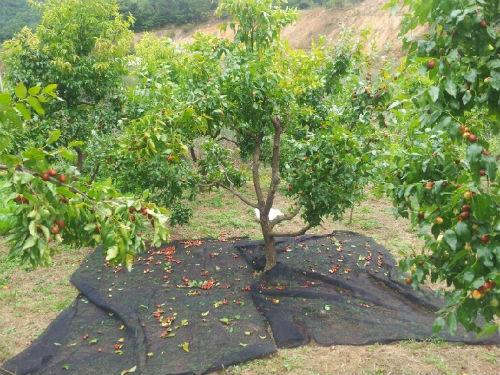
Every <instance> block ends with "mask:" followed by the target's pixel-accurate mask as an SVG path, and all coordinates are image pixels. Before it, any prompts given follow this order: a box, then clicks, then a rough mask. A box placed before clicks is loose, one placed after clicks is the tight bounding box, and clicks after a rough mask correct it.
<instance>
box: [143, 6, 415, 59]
mask: <svg viewBox="0 0 500 375" xmlns="http://www.w3.org/2000/svg"><path fill="white" fill-rule="evenodd" d="M385 3H386V1H385V0H365V1H363V2H361V3H359V4H356V5H353V6H349V7H346V8H343V9H334V8H312V9H305V10H301V11H300V15H299V19H298V21H297V22H295V23H294V24H293V25H290V26H288V27H286V28H285V29H284V30H283V33H282V39H285V40H287V41H289V42H290V46H291V47H293V48H301V49H307V48H310V46H311V43H312V42H315V41H317V39H318V37H319V36H323V37H325V38H326V40H327V41H328V42H330V43H332V42H333V43H334V42H335V40H336V39H337V38H338V36H339V34H340V33H341V32H342V30H343V29H344V28H346V27H347V28H352V29H354V30H356V31H357V32H361V31H363V30H369V31H370V35H369V38H368V39H369V41H372V40H373V41H374V42H375V44H376V46H377V48H378V50H379V51H382V52H383V53H386V54H388V55H389V54H390V55H391V58H394V57H401V56H403V53H402V51H401V45H402V44H401V41H400V40H399V39H398V33H399V29H400V26H401V18H402V12H401V11H400V12H398V13H396V14H395V15H392V14H391V11H390V10H382V7H383V6H384V4H385ZM221 23H222V21H220V20H218V19H212V20H210V21H207V22H205V23H202V24H200V25H196V26H192V27H189V26H183V27H168V28H163V29H159V30H156V31H155V32H154V34H155V35H157V36H159V37H169V38H172V39H173V40H176V41H179V42H189V41H192V40H193V39H192V37H193V35H194V34H195V33H197V32H202V33H206V34H210V35H217V36H220V37H226V38H232V36H233V33H232V31H231V30H229V29H228V30H227V31H226V32H221V31H220V30H219V26H220V25H221ZM421 30H422V29H418V31H417V33H418V32H421ZM142 35H143V33H138V34H136V41H137V40H140V39H141V37H142Z"/></svg>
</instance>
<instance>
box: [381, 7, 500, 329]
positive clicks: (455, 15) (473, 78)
mask: <svg viewBox="0 0 500 375" xmlns="http://www.w3.org/2000/svg"><path fill="white" fill-rule="evenodd" d="M393 3H394V4H395V3H397V2H396V1H394V2H393ZM404 4H405V5H406V6H408V7H409V12H410V13H409V14H408V15H407V16H406V17H405V19H404V22H403V28H402V34H403V35H404V34H406V33H407V32H408V31H410V30H413V29H415V27H417V26H418V25H420V24H424V25H428V27H429V29H428V31H427V32H426V34H425V38H424V39H421V40H413V39H411V38H407V39H406V40H405V45H406V47H407V48H408V51H409V54H408V61H407V68H408V71H414V72H415V71H416V70H417V69H418V71H419V73H420V77H419V76H418V74H414V75H413V76H410V75H408V77H410V79H405V80H404V81H403V82H402V87H401V94H400V97H399V98H397V99H399V100H397V101H395V102H394V103H393V104H392V105H391V110H392V112H393V115H394V116H396V118H397V120H398V121H399V122H400V123H401V124H402V125H403V126H404V130H403V131H404V133H405V136H404V137H402V139H401V142H402V143H403V147H404V149H405V150H404V152H402V153H399V154H397V155H395V156H394V162H395V165H394V171H393V173H392V175H391V176H390V178H388V181H389V183H390V188H391V195H392V197H393V199H394V202H395V204H396V205H397V212H398V214H400V215H402V216H404V217H409V218H410V219H411V221H412V223H413V224H414V225H415V226H418V227H419V228H420V234H421V236H422V237H423V238H424V239H425V248H424V249H423V250H422V252H421V253H420V254H414V256H412V257H409V258H407V259H405V260H404V261H403V262H401V264H400V265H401V266H402V269H403V270H405V271H406V270H411V271H412V279H411V280H408V281H409V282H413V283H414V284H415V285H416V284H417V283H422V282H424V281H425V280H426V278H427V277H429V278H430V279H431V280H432V281H433V282H436V281H441V280H442V281H445V282H446V284H447V285H448V286H451V287H452V288H451V289H447V290H446V291H445V297H446V306H445V308H444V309H443V311H441V315H442V316H441V317H439V318H438V319H437V320H436V324H435V328H436V330H440V329H442V328H443V326H444V325H445V324H446V325H447V327H448V328H449V330H450V331H452V332H453V331H455V330H456V328H457V323H461V324H462V325H464V326H465V327H466V328H467V329H469V330H479V326H480V325H481V323H480V322H479V321H478V317H479V316H482V317H484V318H485V319H486V320H487V321H492V320H493V319H494V318H495V317H497V318H498V315H499V307H498V305H499V298H500V288H499V286H500V186H499V183H500V176H499V174H498V156H497V157H495V156H494V155H492V151H494V150H495V148H496V152H498V151H499V150H498V136H499V133H500V126H499V125H500V124H499V119H500V116H499V115H500V60H499V58H498V57H499V54H500V28H499V27H500V23H499V21H500V20H499V18H498V14H499V11H500V5H499V2H498V1H475V0H448V1H429V2H420V1H411V0H408V1H405V2H404ZM405 78H406V77H405ZM408 82H409V83H410V85H408ZM497 328H498V326H495V325H491V326H490V325H487V326H486V330H485V332H491V331H494V330H496V329H497Z"/></svg>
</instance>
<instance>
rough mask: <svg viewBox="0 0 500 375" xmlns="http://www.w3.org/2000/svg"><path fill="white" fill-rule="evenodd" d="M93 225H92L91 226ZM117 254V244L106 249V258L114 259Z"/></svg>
mask: <svg viewBox="0 0 500 375" xmlns="http://www.w3.org/2000/svg"><path fill="white" fill-rule="evenodd" d="M93 227H94V226H93ZM117 256H118V246H116V245H115V246H111V247H110V248H109V249H108V250H107V251H106V260H111V259H115V258H116V257H117Z"/></svg>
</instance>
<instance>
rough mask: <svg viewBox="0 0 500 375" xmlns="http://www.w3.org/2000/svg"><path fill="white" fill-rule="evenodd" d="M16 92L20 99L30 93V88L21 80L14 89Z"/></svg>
mask: <svg viewBox="0 0 500 375" xmlns="http://www.w3.org/2000/svg"><path fill="white" fill-rule="evenodd" d="M14 92H15V94H16V96H17V97H18V98H19V99H24V98H26V94H27V93H28V90H27V89H26V86H24V84H23V83H22V82H21V83H20V84H19V85H17V87H16V88H15V89H14Z"/></svg>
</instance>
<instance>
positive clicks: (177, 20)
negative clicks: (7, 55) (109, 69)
mask: <svg viewBox="0 0 500 375" xmlns="http://www.w3.org/2000/svg"><path fill="white" fill-rule="evenodd" d="M361 1H362V0H290V1H289V2H288V4H287V5H288V6H290V7H297V8H299V9H305V8H310V7H313V6H326V7H339V8H340V7H343V6H346V5H350V4H355V3H359V2H361ZM118 5H119V7H120V13H122V14H123V15H125V16H127V15H132V17H133V18H134V20H135V21H134V24H133V30H134V31H150V30H155V29H158V28H161V27H164V26H166V25H182V24H187V23H190V24H195V23H200V22H202V21H205V20H206V19H207V18H208V17H210V16H211V15H212V14H213V12H214V10H215V9H216V8H217V1H212V0H118ZM40 19H41V16H40V14H39V12H37V11H34V10H33V9H32V7H30V5H29V1H28V0H2V6H1V7H0V25H1V26H0V43H1V42H3V41H4V40H7V39H10V38H12V37H13V36H14V34H15V33H17V32H19V31H21V29H22V28H23V27H24V26H28V27H30V28H33V27H36V26H37V25H38V24H39V22H40Z"/></svg>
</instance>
